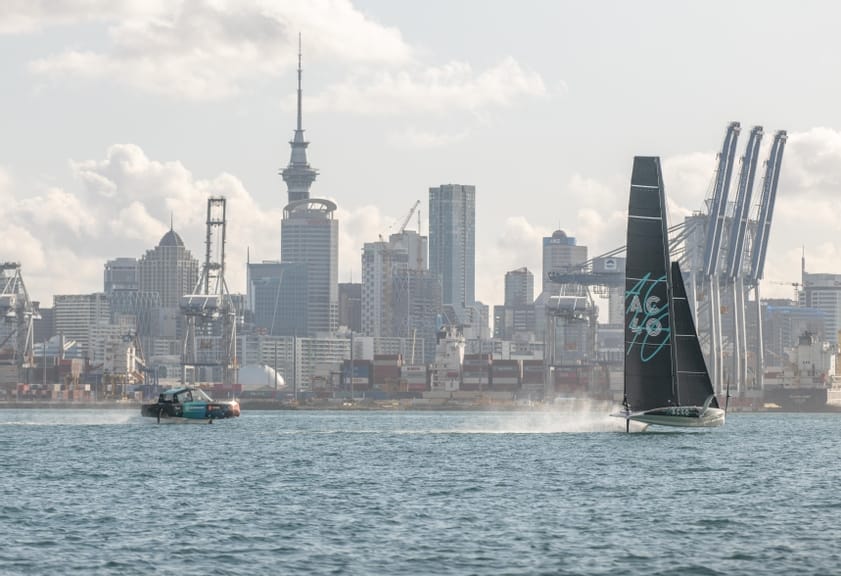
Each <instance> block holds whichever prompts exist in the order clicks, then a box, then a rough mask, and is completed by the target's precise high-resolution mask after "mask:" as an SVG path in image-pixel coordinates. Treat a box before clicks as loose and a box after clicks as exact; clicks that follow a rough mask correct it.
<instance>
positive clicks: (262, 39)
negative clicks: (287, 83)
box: [0, 0, 547, 148]
mask: <svg viewBox="0 0 841 576" xmlns="http://www.w3.org/2000/svg"><path fill="white" fill-rule="evenodd" d="M3 17H5V19H4V18H3ZM91 20H92V21H97V22H99V23H100V24H102V25H105V26H107V39H108V42H107V43H106V46H105V47H104V48H100V47H99V46H97V47H96V48H91V47H87V48H86V47H74V48H68V49H65V50H62V51H59V52H58V53H55V54H51V55H48V56H45V57H42V58H39V59H36V60H34V61H32V62H30V63H29V70H30V71H31V72H32V73H33V74H35V75H37V76H41V77H44V78H48V79H53V80H56V81H59V80H63V79H65V78H66V77H68V76H69V77H75V78H83V79H88V80H100V79H106V80H114V81H116V82H118V83H121V84H123V85H127V86H129V87H131V88H132V89H134V90H137V91H140V92H144V93H152V94H156V95H161V96H166V97H171V98H176V99H184V100H191V101H213V100H223V99H229V98H231V97H233V96H236V95H237V94H239V93H241V92H242V91H243V90H245V89H246V88H247V86H249V85H250V83H253V82H257V81H259V80H260V79H263V78H266V77H270V76H277V75H281V74H284V73H286V74H288V73H291V72H292V71H293V70H294V67H295V66H296V63H297V62H296V61H297V53H298V33H299V32H300V33H301V34H302V35H303V40H304V48H305V49H304V57H305V64H306V63H307V62H311V61H324V62H329V63H330V65H332V66H340V67H342V69H343V70H345V71H346V77H345V79H344V80H342V81H340V82H338V83H336V84H333V85H332V86H328V87H327V88H326V89H325V90H324V91H323V92H322V93H320V94H310V95H309V96H308V98H307V107H308V109H309V110H313V111H317V110H331V111H337V112H341V113H352V114H360V115H378V116H380V115H386V116H403V115H406V114H426V115H429V114H433V115H449V114H452V113H462V112H469V113H471V114H472V115H474V116H475V117H476V118H482V117H483V116H484V115H485V114H486V111H487V110H488V109H492V108H502V107H508V106H511V105H512V104H513V103H514V102H515V101H517V100H518V99H520V98H522V97H541V96H545V95H546V94H547V89H546V86H545V84H544V82H543V79H542V78H541V76H540V75H539V74H538V73H536V72H534V71H531V70H528V69H526V68H524V67H523V66H521V65H520V64H519V63H518V62H517V61H516V60H515V59H514V58H512V57H507V58H503V59H502V60H501V61H500V62H498V63H497V64H496V65H493V66H491V67H489V68H487V69H485V70H474V69H473V68H472V66H471V65H470V64H469V63H467V62H449V63H446V64H443V65H438V66H435V65H429V64H425V63H422V62H420V61H419V60H418V59H417V54H418V51H417V50H416V49H414V48H413V47H412V46H411V45H409V44H408V43H407V42H406V41H405V40H404V39H403V38H402V36H401V34H400V31H399V30H397V29H396V28H392V27H388V26H383V25H381V24H379V23H377V22H374V21H372V20H370V19H369V18H367V17H366V16H365V15H364V14H363V13H362V12H360V11H359V10H357V9H356V8H354V6H353V5H352V4H351V3H350V1H349V0H315V1H309V0H288V1H285V2H276V1H273V0H238V1H234V0H217V1H210V0H192V1H180V2H173V3H167V2H163V1H161V2H158V3H149V4H144V3H143V2H141V1H140V0H135V1H134V2H114V3H112V2H105V1H98V0H89V1H87V2H84V1H83V2H76V3H73V2H64V1H58V2H57V3H55V4H54V5H53V4H48V3H47V2H33V3H31V4H30V3H27V2H20V3H13V4H12V5H11V6H6V7H5V8H0V21H5V22H6V24H5V27H4V28H0V33H2V32H3V31H6V32H18V33H23V32H27V31H34V30H39V29H42V28H44V27H47V26H58V25H72V24H78V23H80V22H86V21H91ZM284 105H285V106H286V107H288V108H294V106H295V102H294V97H292V96H290V98H289V99H288V101H286V102H285V104H284ZM465 135H466V132H465V131H461V132H455V133H449V134H445V133H439V134H435V133H434V132H431V131H428V130H422V131H419V130H416V129H412V128H407V129H405V130H403V131H402V132H401V131H400V130H398V131H397V132H395V133H394V134H393V135H392V136H391V139H392V140H396V141H398V142H400V143H402V145H407V146H410V147H420V148H428V147H433V146H441V145H446V144H450V143H452V142H454V141H458V140H460V139H462V138H464V136H465Z"/></svg>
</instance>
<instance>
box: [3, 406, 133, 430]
mask: <svg viewBox="0 0 841 576" xmlns="http://www.w3.org/2000/svg"><path fill="white" fill-rule="evenodd" d="M140 418H141V417H140V414H139V410H138V411H135V410H128V409H126V410H103V409H83V410H75V409H66V408H56V409H52V410H33V409H24V410H0V426H110V425H115V424H129V423H136V422H139V421H140Z"/></svg>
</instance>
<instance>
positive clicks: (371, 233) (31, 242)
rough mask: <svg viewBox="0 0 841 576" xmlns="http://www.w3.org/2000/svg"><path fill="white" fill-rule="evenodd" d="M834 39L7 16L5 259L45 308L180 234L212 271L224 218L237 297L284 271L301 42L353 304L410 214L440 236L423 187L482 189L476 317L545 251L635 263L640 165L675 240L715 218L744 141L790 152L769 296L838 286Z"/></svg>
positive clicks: (591, 16) (213, 14)
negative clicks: (680, 226) (653, 172)
mask: <svg viewBox="0 0 841 576" xmlns="http://www.w3.org/2000/svg"><path fill="white" fill-rule="evenodd" d="M839 21H841V4H838V3H834V2H816V1H809V0H806V1H801V2H797V3H794V2H767V1H750V0H745V1H742V2H722V1H711V0H704V1H687V2H672V1H650V0H637V1H635V2H623V1H602V0H595V1H592V2H563V1H538V0H524V1H523V2H510V1H509V2H507V1H502V0H463V1H459V2H452V1H450V0H448V1H444V0H424V1H406V2H393V1H391V0H358V1H350V0H283V1H278V0H237V1H233V0H157V1H156V0H124V1H118V0H76V1H70V0H0V77H2V78H3V82H2V89H1V90H0V218H2V238H3V241H2V243H0V261H15V262H20V264H21V266H22V274H23V277H24V280H25V282H26V286H27V288H28V291H29V294H30V297H31V298H32V299H34V300H39V301H40V302H41V303H42V306H51V305H52V297H53V295H55V294H77V293H90V292H96V291H101V290H102V288H103V266H104V264H105V262H106V261H107V260H109V259H113V258H117V257H126V256H128V257H137V258H139V257H141V256H142V255H143V254H144V253H145V252H146V251H147V250H151V249H153V248H154V247H155V246H156V245H157V243H158V241H159V240H160V239H161V237H162V236H163V234H164V233H165V232H166V231H167V230H168V229H169V227H170V223H172V225H173V226H174V229H175V230H176V232H178V233H179V234H180V235H181V236H182V238H183V239H184V241H185V243H186V245H187V247H188V248H189V249H190V250H191V252H192V253H193V254H194V255H195V256H196V257H197V258H198V259H199V260H200V261H201V260H202V259H203V254H204V251H205V247H204V238H205V218H206V209H207V197H208V196H209V195H224V196H225V197H226V198H227V220H228V222H227V240H228V242H227V245H226V264H227V267H226V279H227V282H228V286H229V288H230V290H231V291H232V292H244V291H245V263H246V259H247V257H250V258H251V260H252V261H262V260H277V259H279V258H280V221H281V217H282V211H283V206H284V205H285V203H286V200H287V195H286V186H285V184H284V182H283V180H282V179H281V177H280V176H279V174H278V172H279V170H281V169H282V168H283V167H284V166H286V164H287V163H288V162H289V152H290V149H289V144H288V142H289V140H290V139H291V137H292V133H293V130H294V128H295V90H296V66H297V51H298V35H299V34H300V35H301V37H302V45H303V69H304V72H303V98H304V100H303V125H304V128H305V130H306V132H305V134H306V137H307V139H308V140H309V141H310V146H309V149H308V155H309V161H310V163H311V165H312V166H313V167H314V168H316V169H318V170H319V176H318V179H317V180H316V182H315V183H314V184H313V187H312V189H311V195H312V196H314V197H325V198H329V199H331V200H333V201H335V202H336V203H337V204H338V206H339V209H338V211H337V217H338V219H339V228H340V238H339V281H340V282H349V281H355V282H359V281H360V268H361V265H360V259H361V251H362V245H363V243H364V242H372V241H376V240H377V238H378V235H379V234H383V235H384V236H386V235H387V234H389V233H391V232H394V231H395V230H396V229H397V228H399V226H400V223H401V221H402V220H403V219H404V218H405V216H406V215H407V214H408V212H409V210H410V208H411V207H412V205H413V204H414V203H415V202H416V201H417V200H421V204H420V218H419V222H418V218H417V217H413V218H412V220H411V222H410V223H409V225H408V226H407V228H408V229H417V226H418V223H419V224H420V227H421V233H423V234H425V233H427V230H428V228H427V225H426V211H427V207H428V190H429V187H431V186H438V185H440V184H446V183H457V184H473V185H475V186H476V203H477V207H476V211H477V213H476V245H477V254H476V276H477V277H476V295H477V298H478V299H479V300H480V301H482V302H484V303H485V304H488V305H493V304H501V303H502V301H503V293H502V286H503V282H502V280H503V277H504V274H505V272H507V271H510V270H514V269H516V268H520V267H523V266H526V267H528V268H529V269H530V270H531V271H533V272H534V274H535V278H536V281H535V285H536V286H539V285H540V282H539V278H540V274H541V238H542V237H544V236H549V235H551V233H552V231H554V230H556V229H562V230H564V231H565V232H566V233H567V235H569V236H573V237H575V238H576V240H577V242H578V244H583V245H586V246H587V247H588V250H589V255H590V256H596V255H598V254H601V253H604V252H607V251H608V250H611V249H613V248H616V247H619V246H621V245H623V244H624V235H625V222H626V221H625V218H626V213H627V198H628V189H629V182H630V170H631V165H632V161H633V156H634V155H659V156H661V158H662V160H663V167H664V179H665V186H666V193H667V196H668V202H669V209H670V218H671V222H672V223H676V222H679V221H681V220H682V219H683V217H684V216H686V215H689V214H691V213H693V212H695V211H698V210H703V209H704V208H705V203H704V200H705V198H707V197H708V196H709V194H710V190H711V184H712V181H713V177H714V171H715V167H716V153H717V151H718V150H719V149H720V147H721V144H722V141H723V139H724V133H725V129H726V126H727V124H728V123H729V122H731V121H739V122H741V125H742V137H741V139H740V146H739V151H738V153H739V154H740V155H741V154H742V153H743V150H744V145H745V143H746V142H747V134H748V132H749V129H750V128H751V127H752V126H754V125H761V126H763V127H764V130H765V138H764V140H763V151H762V153H761V158H762V161H763V162H764V160H765V158H767V156H768V149H769V148H770V144H771V141H772V139H773V134H774V132H776V131H777V130H781V129H782V130H787V131H788V134H789V139H788V143H787V146H786V150H785V155H784V159H783V166H782V171H781V178H780V184H779V189H778V196H777V205H776V210H775V212H774V222H773V225H772V229H771V237H770V244H769V249H768V258H767V262H766V269H765V281H764V283H763V296H791V295H792V294H793V292H792V288H791V284H792V283H794V282H798V281H799V280H800V267H801V255H802V254H805V258H806V269H807V271H809V272H828V273H841V258H839V256H841V247H840V246H839V242H841V238H839V233H838V232H839V230H841V226H839V224H841V222H840V220H841V194H839V193H840V192H841V105H839V102H841V75H839V74H838V55H839V54H841V35H839V34H838V33H837V23H838V22H839ZM760 170H761V167H760ZM760 184H761V183H760V182H758V183H757V188H756V190H757V191H756V193H755V197H756V198H758V195H759V194H758V190H759V185H760Z"/></svg>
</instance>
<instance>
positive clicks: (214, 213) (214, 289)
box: [181, 196, 237, 385]
mask: <svg viewBox="0 0 841 576" xmlns="http://www.w3.org/2000/svg"><path fill="white" fill-rule="evenodd" d="M225 208H226V204H225V198H224V197H223V196H211V197H210V198H208V199H207V236H206V240H205V245H206V250H205V261H204V266H203V267H202V273H201V276H200V277H199V281H198V283H197V284H196V287H195V289H194V290H193V293H192V294H187V295H185V296H183V297H182V298H181V312H182V313H183V314H184V316H185V317H186V320H187V330H186V332H185V335H184V344H183V348H182V362H181V363H182V372H181V380H182V383H187V382H188V381H189V380H190V375H189V374H188V372H190V371H192V381H193V382H198V381H207V380H208V379H212V380H213V381H219V382H221V383H222V384H224V385H230V384H235V383H236V381H237V358H236V324H237V313H236V307H235V306H234V303H233V299H232V298H231V295H230V293H229V292H228V286H227V283H226V282H225V225H226V218H225ZM205 369H206V370H205Z"/></svg>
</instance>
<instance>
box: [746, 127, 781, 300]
mask: <svg viewBox="0 0 841 576" xmlns="http://www.w3.org/2000/svg"><path fill="white" fill-rule="evenodd" d="M787 138H788V135H787V133H786V131H785V130H780V131H778V132H777V133H776V134H775V135H774V144H773V146H772V147H771V154H770V155H769V157H768V160H767V162H766V163H765V179H764V181H763V183H762V199H761V201H760V205H759V221H758V223H757V229H756V239H755V240H754V244H755V247H754V249H753V255H752V256H753V258H752V259H751V270H750V275H749V278H750V280H751V281H752V282H753V283H756V282H757V281H759V280H761V279H762V274H763V272H764V269H765V252H766V251H767V250H768V236H769V233H770V231H771V220H772V218H773V216H774V203H775V202H776V199H777V184H778V183H779V180H780V166H781V165H782V162H783V151H784V150H785V146H786V139H787Z"/></svg>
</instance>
